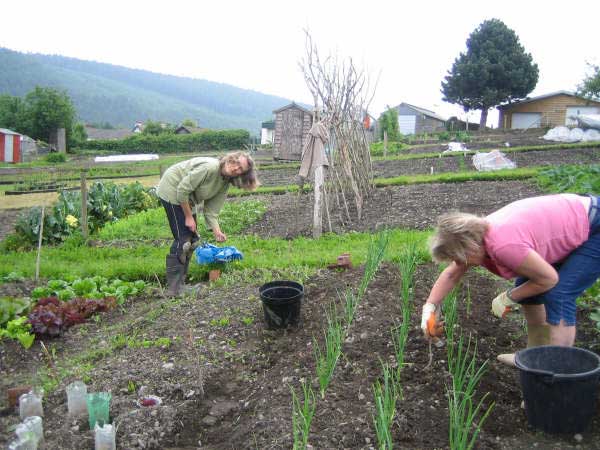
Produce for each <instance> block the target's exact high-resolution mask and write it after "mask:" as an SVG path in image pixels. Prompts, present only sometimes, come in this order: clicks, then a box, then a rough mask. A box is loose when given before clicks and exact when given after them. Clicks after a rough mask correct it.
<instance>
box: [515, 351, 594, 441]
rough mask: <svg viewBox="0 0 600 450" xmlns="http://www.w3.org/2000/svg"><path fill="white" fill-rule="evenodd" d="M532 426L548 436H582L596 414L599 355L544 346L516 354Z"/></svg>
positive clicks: (527, 412) (526, 410)
mask: <svg viewBox="0 0 600 450" xmlns="http://www.w3.org/2000/svg"><path fill="white" fill-rule="evenodd" d="M515 363H516V365H517V367H518V368H519V369H520V376H521V388H522V390H523V398H524V400H525V413H526V415H527V421H528V422H529V425H531V426H532V427H534V428H537V429H539V430H542V431H545V432H546V433H556V434H559V433H581V432H583V431H584V430H585V429H586V428H587V426H588V425H589V423H590V421H591V419H592V418H593V417H594V414H595V413H596V401H597V393H598V380H599V379H600V356H598V355H597V354H595V353H593V352H590V351H589V350H585V349H582V348H577V347H558V346H554V345H544V346H541V347H532V348H528V349H525V350H521V351H519V352H517V354H516V357H515Z"/></svg>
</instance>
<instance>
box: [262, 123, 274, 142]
mask: <svg viewBox="0 0 600 450" xmlns="http://www.w3.org/2000/svg"><path fill="white" fill-rule="evenodd" d="M274 131H275V121H274V120H267V121H265V122H263V123H262V124H261V128H260V145H265V144H272V143H273V132H274Z"/></svg>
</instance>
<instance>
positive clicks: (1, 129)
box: [0, 128, 21, 136]
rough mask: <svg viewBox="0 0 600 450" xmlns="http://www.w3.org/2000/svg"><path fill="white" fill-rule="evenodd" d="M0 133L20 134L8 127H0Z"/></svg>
mask: <svg viewBox="0 0 600 450" xmlns="http://www.w3.org/2000/svg"><path fill="white" fill-rule="evenodd" d="M0 133H2V134H12V135H14V136H20V135H21V134H20V133H17V132H16V131H13V130H9V129H8V128H0Z"/></svg>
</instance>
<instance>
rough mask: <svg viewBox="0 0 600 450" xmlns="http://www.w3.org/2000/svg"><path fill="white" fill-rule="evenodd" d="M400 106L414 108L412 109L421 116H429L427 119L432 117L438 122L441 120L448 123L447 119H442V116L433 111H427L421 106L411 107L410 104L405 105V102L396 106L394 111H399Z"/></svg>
mask: <svg viewBox="0 0 600 450" xmlns="http://www.w3.org/2000/svg"><path fill="white" fill-rule="evenodd" d="M400 106H408V107H409V108H412V109H414V110H415V111H416V112H418V113H420V114H423V115H425V116H427V117H431V118H432V119H437V120H440V121H442V122H445V121H446V119H445V118H443V117H442V116H440V115H439V114H436V113H435V112H433V111H430V110H428V109H425V108H421V107H420V106H415V105H411V104H409V103H404V102H402V103H400V104H399V105H398V106H395V107H394V109H398V108H399V107H400Z"/></svg>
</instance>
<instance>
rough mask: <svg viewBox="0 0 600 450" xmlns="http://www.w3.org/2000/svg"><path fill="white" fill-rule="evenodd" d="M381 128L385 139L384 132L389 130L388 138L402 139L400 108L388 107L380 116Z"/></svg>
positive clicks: (391, 139) (393, 139) (392, 139)
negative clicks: (399, 117)
mask: <svg viewBox="0 0 600 450" xmlns="http://www.w3.org/2000/svg"><path fill="white" fill-rule="evenodd" d="M379 129H380V130H381V139H383V133H384V132H385V131H387V135H388V140H390V141H399V140H400V127H399V125H398V110H397V109H395V108H388V109H387V110H386V111H385V112H384V113H383V114H382V115H381V116H380V117H379Z"/></svg>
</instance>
